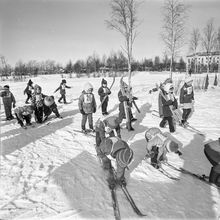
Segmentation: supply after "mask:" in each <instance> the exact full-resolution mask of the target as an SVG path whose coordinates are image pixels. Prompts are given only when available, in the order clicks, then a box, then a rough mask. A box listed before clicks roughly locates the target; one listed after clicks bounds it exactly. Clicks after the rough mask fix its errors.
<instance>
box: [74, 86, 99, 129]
mask: <svg viewBox="0 0 220 220" xmlns="http://www.w3.org/2000/svg"><path fill="white" fill-rule="evenodd" d="M92 92H93V86H92V85H91V84H90V83H86V84H85V86H84V90H83V91H82V94H81V95H80V97H79V102H78V106H79V111H80V113H81V114H82V122H81V128H82V132H84V133H86V121H87V118H88V120H89V128H90V129H91V130H92V131H95V130H94V128H93V113H95V112H96V101H95V96H94V94H93V93H92Z"/></svg>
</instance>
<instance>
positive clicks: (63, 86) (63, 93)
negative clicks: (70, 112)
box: [54, 79, 71, 104]
mask: <svg viewBox="0 0 220 220" xmlns="http://www.w3.org/2000/svg"><path fill="white" fill-rule="evenodd" d="M66 88H67V89H70V88H71V87H70V86H67V85H66V80H65V79H63V80H62V82H61V83H60V86H59V87H58V88H57V89H56V90H55V91H54V93H55V92H57V91H58V90H60V95H61V97H60V98H59V100H58V102H59V103H61V100H62V99H63V103H64V104H67V102H66Z"/></svg>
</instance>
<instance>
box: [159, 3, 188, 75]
mask: <svg viewBox="0 0 220 220" xmlns="http://www.w3.org/2000/svg"><path fill="white" fill-rule="evenodd" d="M187 9H188V7H187V6H186V5H185V4H184V3H183V2H181V1H180V0H165V1H164V6H163V8H162V10H163V32H162V34H161V35H162V39H163V41H164V43H165V46H166V50H167V54H168V55H169V56H170V61H171V62H170V77H171V78H172V70H173V63H174V60H175V58H176V57H177V56H178V55H179V52H180V49H181V48H182V47H183V45H184V35H185V22H186V17H187V16H186V15H187V11H188V10H187Z"/></svg>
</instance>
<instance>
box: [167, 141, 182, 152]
mask: <svg viewBox="0 0 220 220" xmlns="http://www.w3.org/2000/svg"><path fill="white" fill-rule="evenodd" d="M165 146H166V149H167V151H168V152H174V153H175V152H177V151H178V150H179V145H178V144H177V143H176V142H174V141H172V140H169V139H168V140H167V142H166V145H165Z"/></svg>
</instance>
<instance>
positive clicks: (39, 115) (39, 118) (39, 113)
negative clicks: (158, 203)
mask: <svg viewBox="0 0 220 220" xmlns="http://www.w3.org/2000/svg"><path fill="white" fill-rule="evenodd" d="M34 115H35V121H36V122H37V123H42V122H43V116H44V107H43V106H40V107H36V108H35V111H34Z"/></svg>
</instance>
